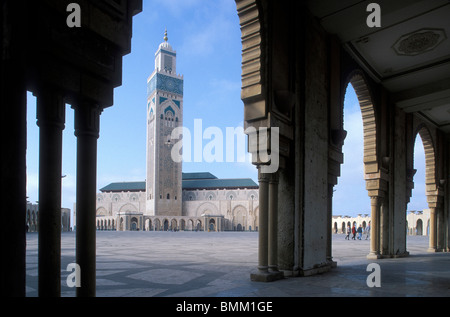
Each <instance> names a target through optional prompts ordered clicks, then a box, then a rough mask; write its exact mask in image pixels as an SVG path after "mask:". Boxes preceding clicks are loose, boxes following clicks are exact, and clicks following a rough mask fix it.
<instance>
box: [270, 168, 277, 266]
mask: <svg viewBox="0 0 450 317" xmlns="http://www.w3.org/2000/svg"><path fill="white" fill-rule="evenodd" d="M270 176H271V177H270V181H269V233H268V234H269V270H270V271H271V272H278V172H277V173H273V174H271V175H270Z"/></svg>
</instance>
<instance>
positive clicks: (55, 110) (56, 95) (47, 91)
mask: <svg viewBox="0 0 450 317" xmlns="http://www.w3.org/2000/svg"><path fill="white" fill-rule="evenodd" d="M35 96H36V97H37V102H36V119H37V121H36V124H37V125H38V126H39V127H43V126H54V127H56V128H59V129H61V130H64V124H65V121H66V118H65V117H66V112H65V103H64V96H63V94H62V93H61V92H60V91H58V90H57V89H54V88H52V87H49V86H43V87H41V88H40V89H39V90H38V92H37V93H35Z"/></svg>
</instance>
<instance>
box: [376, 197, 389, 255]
mask: <svg viewBox="0 0 450 317" xmlns="http://www.w3.org/2000/svg"><path fill="white" fill-rule="evenodd" d="M379 217H380V218H381V222H380V224H379V227H380V238H379V239H380V251H381V254H382V255H388V254H389V243H390V239H389V207H388V204H387V202H386V200H385V199H384V200H383V202H382V203H381V204H380V216H379Z"/></svg>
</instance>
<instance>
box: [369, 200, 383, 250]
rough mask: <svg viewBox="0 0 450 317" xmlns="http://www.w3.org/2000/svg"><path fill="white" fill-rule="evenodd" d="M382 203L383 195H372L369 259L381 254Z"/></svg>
mask: <svg viewBox="0 0 450 317" xmlns="http://www.w3.org/2000/svg"><path fill="white" fill-rule="evenodd" d="M380 205H381V197H378V196H371V197H370V208H371V223H370V253H369V254H368V255H367V258H368V259H379V258H380V257H381V256H380V240H379V239H380V223H379V220H380Z"/></svg>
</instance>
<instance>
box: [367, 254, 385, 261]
mask: <svg viewBox="0 0 450 317" xmlns="http://www.w3.org/2000/svg"><path fill="white" fill-rule="evenodd" d="M381 258H382V256H381V254H379V253H369V254H368V255H367V259H368V260H377V259H381Z"/></svg>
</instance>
